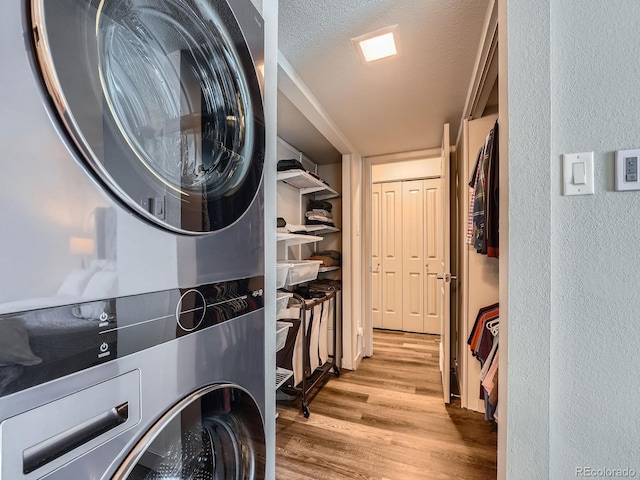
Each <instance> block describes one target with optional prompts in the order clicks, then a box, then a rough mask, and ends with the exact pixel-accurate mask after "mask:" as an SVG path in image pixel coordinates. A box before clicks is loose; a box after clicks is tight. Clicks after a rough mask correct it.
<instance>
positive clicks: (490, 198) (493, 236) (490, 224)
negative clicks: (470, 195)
mask: <svg viewBox="0 0 640 480" xmlns="http://www.w3.org/2000/svg"><path fill="white" fill-rule="evenodd" d="M498 138H499V136H498V122H497V121H496V124H495V126H494V127H493V138H492V140H491V146H490V150H491V151H490V155H489V165H488V169H487V188H486V208H485V228H486V239H485V242H486V249H487V255H488V256H489V257H494V258H497V257H498V256H499V253H500V250H499V240H500V233H499V224H500V222H499V219H500V202H499V193H500V156H499V153H498V152H499V146H500V144H499V141H498Z"/></svg>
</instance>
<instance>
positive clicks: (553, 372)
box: [500, 0, 640, 479]
mask: <svg viewBox="0 0 640 480" xmlns="http://www.w3.org/2000/svg"><path fill="white" fill-rule="evenodd" d="M502 11H503V12H504V9H503V10H502ZM506 15H507V26H508V33H507V35H508V40H509V45H508V48H509V53H508V55H509V65H508V75H509V86H508V94H509V115H508V129H509V194H508V202H509V207H510V215H509V232H508V235H509V251H508V258H507V259H506V260H507V261H508V268H509V279H508V298H507V300H508V307H509V308H508V321H509V323H508V337H509V349H508V352H509V358H508V362H509V364H508V369H509V380H508V387H507V388H508V400H507V406H508V426H507V428H506V433H507V439H506V441H507V444H506V452H507V459H506V460H507V461H506V464H505V467H504V468H505V470H504V471H503V472H502V473H506V477H503V478H514V479H515V478H517V479H529V478H531V479H534V478H535V479H539V478H551V479H564V478H576V476H577V475H576V468H581V467H583V468H584V467H590V468H595V469H597V468H603V469H604V468H610V469H617V468H620V469H624V468H627V467H628V468H632V469H634V470H635V471H636V476H640V456H639V455H638V451H640V433H639V432H640V423H639V419H640V404H639V402H638V400H637V398H638V392H639V385H640V382H639V380H638V372H637V368H638V364H639V360H640V354H639V353H638V347H637V338H638V337H639V336H640V322H638V319H637V317H638V314H637V312H638V311H640V297H639V296H638V295H637V290H638V273H637V271H638V270H639V269H640V257H639V256H638V247H637V244H638V239H639V238H640V235H639V229H638V222H637V220H636V219H635V218H634V215H633V214H634V213H635V212H637V211H638V210H639V208H640V192H633V193H615V192H613V151H615V150H617V149H626V148H632V147H640V135H639V133H640V131H639V130H640V129H639V127H638V126H639V125H640V95H638V86H637V80H636V78H637V77H638V73H639V72H640V57H639V56H638V52H640V38H639V37H638V35H637V33H636V32H637V30H638V25H637V23H638V19H639V18H640V3H638V2H633V1H623V0H614V1H607V2H605V1H595V2H582V1H579V0H546V1H544V2H530V1H526V0H509V3H508V6H507V11H506ZM501 82H502V77H501ZM500 104H501V108H502V99H501V100H500ZM533 120H535V121H533ZM582 151H594V152H595V178H596V185H595V195H593V196H584V197H563V196H561V162H562V159H561V155H562V154H563V153H570V152H582ZM501 250H502V249H501ZM501 253H502V251H501ZM501 334H502V332H501ZM606 478H613V477H612V476H611V475H609V476H608V477H606Z"/></svg>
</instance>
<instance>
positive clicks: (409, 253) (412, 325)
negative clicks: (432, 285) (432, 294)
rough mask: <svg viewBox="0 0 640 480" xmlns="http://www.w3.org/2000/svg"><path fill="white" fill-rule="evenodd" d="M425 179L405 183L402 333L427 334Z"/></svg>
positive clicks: (403, 202)
mask: <svg viewBox="0 0 640 480" xmlns="http://www.w3.org/2000/svg"><path fill="white" fill-rule="evenodd" d="M424 219H425V217H424V195H423V188H422V180H414V181H411V182H402V307H403V308H402V330H404V331H405V332H416V333H425V329H424V327H425V325H424V320H425V315H424V313H425V312H424V299H423V294H424V230H425V229H424Z"/></svg>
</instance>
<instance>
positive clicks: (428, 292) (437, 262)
mask: <svg viewBox="0 0 640 480" xmlns="http://www.w3.org/2000/svg"><path fill="white" fill-rule="evenodd" d="M423 185H424V238H425V241H424V250H425V254H424V256H425V258H424V268H425V272H426V277H427V280H426V282H425V307H424V309H425V320H424V325H425V327H424V331H425V333H432V334H437V335H440V333H441V326H440V321H441V318H440V317H441V314H442V302H441V298H440V281H439V280H438V279H437V276H438V275H441V274H442V254H443V251H442V243H443V242H442V234H443V231H442V182H441V179H440V178H431V179H427V180H424V181H423Z"/></svg>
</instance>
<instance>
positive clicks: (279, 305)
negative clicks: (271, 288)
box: [276, 292, 293, 316]
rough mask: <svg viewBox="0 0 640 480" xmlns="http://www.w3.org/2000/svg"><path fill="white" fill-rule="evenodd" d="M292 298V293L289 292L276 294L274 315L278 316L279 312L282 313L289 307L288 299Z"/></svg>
mask: <svg viewBox="0 0 640 480" xmlns="http://www.w3.org/2000/svg"><path fill="white" fill-rule="evenodd" d="M291 297H293V293H289V292H278V293H277V294H276V315H277V316H279V315H280V312H282V311H283V310H284V309H285V308H287V306H288V305H289V299H290V298H291Z"/></svg>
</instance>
